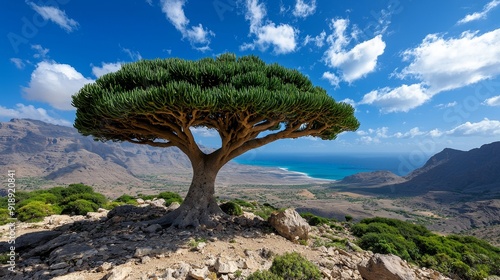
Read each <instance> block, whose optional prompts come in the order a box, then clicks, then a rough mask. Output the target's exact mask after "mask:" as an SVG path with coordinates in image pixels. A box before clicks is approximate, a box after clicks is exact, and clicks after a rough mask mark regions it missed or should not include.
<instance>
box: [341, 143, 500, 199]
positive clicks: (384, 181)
mask: <svg viewBox="0 0 500 280" xmlns="http://www.w3.org/2000/svg"><path fill="white" fill-rule="evenodd" d="M499 171H500V142H493V143H490V144H486V145H483V146H481V147H480V148H476V149H472V150H470V151H459V150H454V149H450V148H446V149H444V150H443V151H441V152H439V153H437V154H435V155H434V156H432V157H431V158H430V159H429V160H428V161H427V162H426V163H425V165H424V166H422V167H421V168H418V169H416V170H414V171H413V172H411V173H410V174H408V175H406V176H404V177H400V176H397V175H396V174H393V173H391V172H389V171H375V172H365V173H358V174H354V175H351V176H348V177H345V178H344V179H343V180H341V181H340V182H338V183H336V184H335V185H337V186H344V187H346V188H348V189H350V190H359V191H363V190H364V191H367V192H374V193H379V194H380V193H384V194H393V195H421V194H425V193H428V192H453V193H461V194H466V195H469V194H470V195H472V194H485V195H486V196H491V197H495V195H497V196H498V195H499V194H500V172H499Z"/></svg>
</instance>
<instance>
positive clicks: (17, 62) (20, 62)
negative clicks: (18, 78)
mask: <svg viewBox="0 0 500 280" xmlns="http://www.w3.org/2000/svg"><path fill="white" fill-rule="evenodd" d="M10 62H12V63H14V65H15V66H16V68H17V69H24V66H26V64H24V62H23V60H22V59H20V58H17V57H13V58H11V59H10Z"/></svg>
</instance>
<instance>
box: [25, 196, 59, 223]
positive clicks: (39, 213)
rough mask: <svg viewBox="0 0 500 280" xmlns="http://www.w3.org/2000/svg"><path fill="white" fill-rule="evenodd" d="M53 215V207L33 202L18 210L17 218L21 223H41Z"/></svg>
mask: <svg viewBox="0 0 500 280" xmlns="http://www.w3.org/2000/svg"><path fill="white" fill-rule="evenodd" d="M53 214H54V210H53V209H52V206H50V205H48V204H45V203H43V202H41V201H31V202H30V203H28V204H26V205H24V206H23V207H20V208H19V209H18V210H17V218H18V219H19V220H20V221H21V222H39V221H41V220H42V219H43V217H47V216H50V215H53Z"/></svg>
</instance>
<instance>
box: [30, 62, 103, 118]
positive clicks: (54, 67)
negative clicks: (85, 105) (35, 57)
mask: <svg viewBox="0 0 500 280" xmlns="http://www.w3.org/2000/svg"><path fill="white" fill-rule="evenodd" d="M92 82H94V80H91V79H87V78H85V77H84V76H83V75H82V74H80V73H79V72H78V71H76V70H75V68H73V67H72V66H70V65H68V64H59V63H56V62H50V61H42V62H39V63H38V64H37V66H36V69H35V70H34V71H33V73H31V80H30V83H29V87H23V91H24V95H23V96H24V97H25V98H26V99H28V100H36V101H41V102H45V103H48V104H50V105H51V106H52V107H54V108H56V109H59V110H73V109H74V107H73V106H72V105H71V96H72V95H73V94H75V93H76V92H78V90H80V88H81V87H83V85H85V84H88V83H92Z"/></svg>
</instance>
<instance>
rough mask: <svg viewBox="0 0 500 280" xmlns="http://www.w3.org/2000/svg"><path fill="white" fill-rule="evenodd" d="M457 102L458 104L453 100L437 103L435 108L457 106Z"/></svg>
mask: <svg viewBox="0 0 500 280" xmlns="http://www.w3.org/2000/svg"><path fill="white" fill-rule="evenodd" d="M457 104H458V102H456V101H453V102H450V103H447V104H438V105H436V108H439V109H444V108H450V107H455V106H457Z"/></svg>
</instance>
